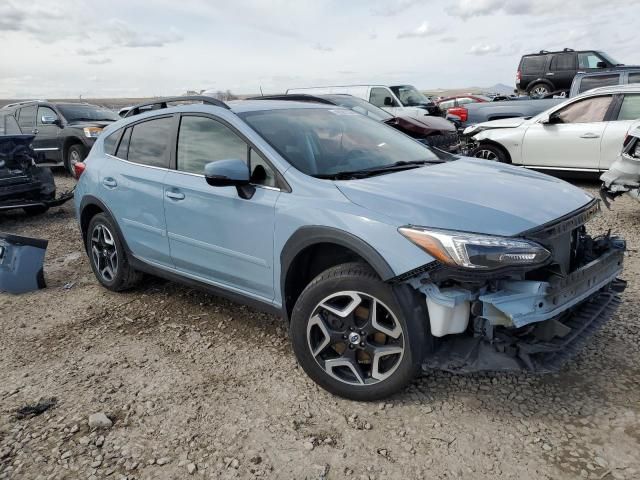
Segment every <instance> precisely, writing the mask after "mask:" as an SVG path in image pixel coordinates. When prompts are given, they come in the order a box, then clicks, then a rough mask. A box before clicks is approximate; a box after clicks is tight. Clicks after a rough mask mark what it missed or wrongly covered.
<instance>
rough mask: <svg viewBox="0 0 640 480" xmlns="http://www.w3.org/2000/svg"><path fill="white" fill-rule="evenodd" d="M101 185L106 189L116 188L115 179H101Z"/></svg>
mask: <svg viewBox="0 0 640 480" xmlns="http://www.w3.org/2000/svg"><path fill="white" fill-rule="evenodd" d="M102 184H103V185H104V186H105V187H107V188H116V187H117V186H118V182H116V179H115V178H111V177H107V178H103V179H102Z"/></svg>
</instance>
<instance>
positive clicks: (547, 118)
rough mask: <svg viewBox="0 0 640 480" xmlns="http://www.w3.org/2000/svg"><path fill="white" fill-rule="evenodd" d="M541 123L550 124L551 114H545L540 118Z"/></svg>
mask: <svg viewBox="0 0 640 480" xmlns="http://www.w3.org/2000/svg"><path fill="white" fill-rule="evenodd" d="M540 123H541V124H542V125H549V115H545V116H544V117H542V118H540Z"/></svg>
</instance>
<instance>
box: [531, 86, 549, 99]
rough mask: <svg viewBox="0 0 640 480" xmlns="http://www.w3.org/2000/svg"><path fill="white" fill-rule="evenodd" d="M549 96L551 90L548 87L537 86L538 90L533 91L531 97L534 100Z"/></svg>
mask: <svg viewBox="0 0 640 480" xmlns="http://www.w3.org/2000/svg"><path fill="white" fill-rule="evenodd" d="M548 94H549V89H548V88H547V87H543V86H542V85H540V86H537V87H536V88H534V89H533V90H531V96H532V97H533V98H542V97H544V96H545V95H548Z"/></svg>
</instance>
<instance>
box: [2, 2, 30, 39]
mask: <svg viewBox="0 0 640 480" xmlns="http://www.w3.org/2000/svg"><path fill="white" fill-rule="evenodd" d="M26 18H27V15H26V13H25V12H23V11H21V10H19V9H18V8H17V7H16V6H15V5H13V4H12V3H5V4H3V5H0V32H1V31H14V32H16V31H20V30H22V29H23V28H24V23H25V20H26Z"/></svg>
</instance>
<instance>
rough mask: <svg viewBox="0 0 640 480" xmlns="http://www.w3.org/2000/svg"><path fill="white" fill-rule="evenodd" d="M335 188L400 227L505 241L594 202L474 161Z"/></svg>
mask: <svg viewBox="0 0 640 480" xmlns="http://www.w3.org/2000/svg"><path fill="white" fill-rule="evenodd" d="M335 184H336V186H337V187H338V188H339V189H340V191H341V192H342V193H343V194H344V195H345V196H346V197H347V198H348V199H349V200H351V201H352V202H354V203H356V204H358V205H360V206H361V207H364V208H366V209H369V210H372V211H375V212H377V213H379V214H382V215H385V216H387V217H388V218H390V219H392V220H393V221H394V222H395V223H397V225H398V226H400V225H409V224H411V225H419V226H423V227H433V228H441V229H448V230H461V231H467V232H475V233H485V234H489V235H505V236H511V235H517V234H519V233H521V232H523V231H525V230H529V229H531V228H534V227H537V226H540V225H543V224H545V223H548V222H550V221H552V220H555V219H557V218H559V217H561V216H563V215H566V214H568V213H571V212H572V211H574V210H577V209H578V208H580V207H582V206H583V205H585V204H587V203H588V202H589V201H591V200H592V198H593V197H591V196H590V195H587V194H586V193H585V192H584V191H583V190H581V189H580V188H577V187H574V186H573V185H571V184H569V183H567V182H565V181H563V180H559V179H557V178H554V177H550V176H548V175H544V174H541V173H538V172H534V171H532V170H525V169H524V168H522V167H514V166H511V165H505V164H502V163H498V162H489V161H487V160H480V159H472V158H460V159H459V160H456V161H452V162H447V163H442V164H438V165H432V166H425V167H422V168H415V169H411V170H404V171H400V172H396V173H389V174H386V175H379V176H376V177H371V178H366V179H361V180H348V181H336V182H335Z"/></svg>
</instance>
